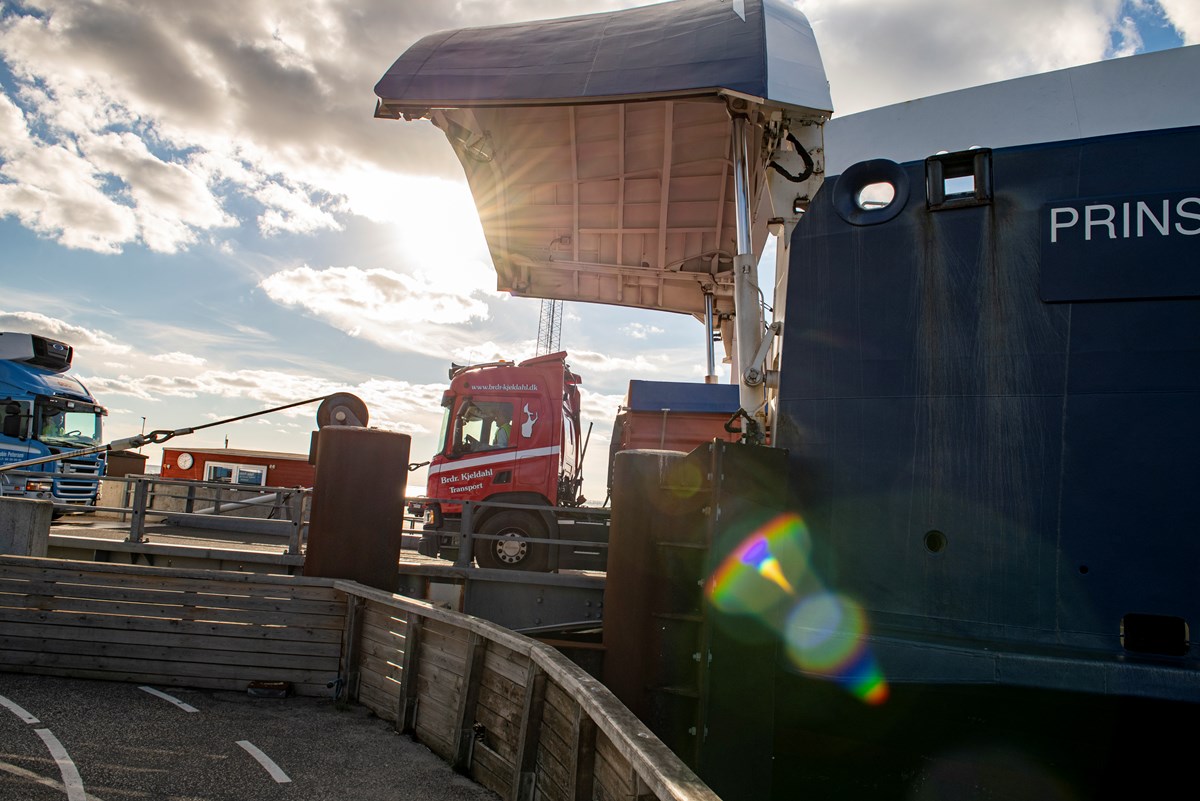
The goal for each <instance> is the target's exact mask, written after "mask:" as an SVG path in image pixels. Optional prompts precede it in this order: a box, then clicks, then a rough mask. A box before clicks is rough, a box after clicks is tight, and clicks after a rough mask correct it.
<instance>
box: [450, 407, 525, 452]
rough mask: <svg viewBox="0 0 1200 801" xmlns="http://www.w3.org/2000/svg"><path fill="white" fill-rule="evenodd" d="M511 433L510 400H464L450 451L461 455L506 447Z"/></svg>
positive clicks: (456, 422)
mask: <svg viewBox="0 0 1200 801" xmlns="http://www.w3.org/2000/svg"><path fill="white" fill-rule="evenodd" d="M511 433H512V404H511V403H498V402H492V401H472V400H467V401H466V402H464V403H463V405H462V406H461V407H460V408H459V411H458V418H457V420H456V421H455V426H454V442H453V443H452V448H451V450H452V452H453V453H455V454H461V453H468V452H472V451H482V450H493V449H499V448H507V447H509V446H510V443H509V436H510V434H511ZM512 444H515V443H512Z"/></svg>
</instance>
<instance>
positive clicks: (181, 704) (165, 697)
mask: <svg viewBox="0 0 1200 801" xmlns="http://www.w3.org/2000/svg"><path fill="white" fill-rule="evenodd" d="M138 689H139V690H145V691H146V692H148V693H150V694H151V695H154V696H158V697H159V698H161V699H163V700H164V701H170V702H171V703H172V704H174V705H175V706H177V707H179V708H180V709H182V710H183V711H184V712H199V711H200V710H199V709H196V707H194V706H192V705H191V704H185V703H184V702H183V701H180V700H179V699H178V698H174V697H172V696H170V695H167V694H166V693H164V692H159V691H158V690H156V689H154V688H153V687H138Z"/></svg>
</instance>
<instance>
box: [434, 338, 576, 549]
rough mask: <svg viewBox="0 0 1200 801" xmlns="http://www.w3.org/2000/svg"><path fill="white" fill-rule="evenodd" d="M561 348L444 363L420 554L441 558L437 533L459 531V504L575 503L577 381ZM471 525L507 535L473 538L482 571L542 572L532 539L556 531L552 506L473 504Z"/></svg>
mask: <svg viewBox="0 0 1200 801" xmlns="http://www.w3.org/2000/svg"><path fill="white" fill-rule="evenodd" d="M566 357H567V354H566V353H565V352H562V351H560V352H558V353H551V354H547V355H545V356H538V357H535V358H533V359H527V360H526V361H523V362H520V363H519V364H514V363H513V362H508V361H501V362H491V363H488V364H480V365H474V366H469V367H460V366H458V365H454V366H452V367H451V369H450V387H449V388H448V389H447V390H446V392H445V393H444V394H443V395H442V406H443V409H444V412H443V417H442V428H441V433H440V435H439V439H438V442H439V449H438V452H437V453H436V454H435V455H434V457H433V458H432V460H431V461H430V463H429V472H428V481H427V485H426V497H427V500H426V501H425V502H424V507H425V508H424V512H425V520H426V525H425V528H426V531H427V532H430V536H426V537H425V538H423V540H422V544H421V548H420V550H421V552H422V553H426V554H428V555H438V551H439V545H440V544H443V543H441V541H440V540H441V538H442V537H445V536H450V535H453V534H455V533H457V532H458V529H459V523H460V521H461V514H462V503H463V502H464V501H492V502H500V503H511V504H521V505H527V506H539V507H543V508H545V509H546V510H548V509H549V507H554V506H577V505H579V504H581V503H582V502H583V500H584V499H583V498H582V497H580V496H579V488H580V484H581V482H582V479H581V476H580V474H581V469H582V453H581V447H580V436H579V435H580V425H579V384H580V378H579V376H578V375H576V374H575V373H572V372H571V369H570V366H569V365H568V364H567V361H566ZM472 525H473V528H474V530H475V531H476V532H479V533H481V534H491V535H503V536H507V538H508V539H506V540H482V539H481V540H477V541H476V546H475V549H474V551H475V552H474V556H475V559H476V561H477V562H478V564H479V566H480V567H493V568H515V567H520V568H521V569H524V570H544V569H546V562H547V559H548V550H549V549H548V548H547V547H545V546H544V545H541V546H539V545H536V544H530V543H528V542H525V541H524V540H525V539H526V538H529V537H533V538H546V537H550V538H554V537H557V523H556V522H555V517H554V515H553V514H551V513H550V512H549V511H543V510H542V509H519V508H503V507H491V506H488V507H480V508H478V509H477V510H476V513H475V516H474V519H473V523H472Z"/></svg>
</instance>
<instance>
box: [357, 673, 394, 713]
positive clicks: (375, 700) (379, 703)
mask: <svg viewBox="0 0 1200 801" xmlns="http://www.w3.org/2000/svg"><path fill="white" fill-rule="evenodd" d="M364 679H365V677H364ZM358 703H360V704H362V705H363V706H365V707H366V708H367V709H369V710H371V711H372V712H374V713H375V715H376V716H377V717H379V718H380V719H382V720H387V721H390V720H394V717H393V716H394V715H395V714H396V700H395V698H393V697H391V696H389V695H388V694H387V693H385V692H381V691H380V690H378V689H377V688H376V687H375V686H374V685H373V684H371V683H370V682H369V681H366V680H364V681H363V683H362V685H361V686H360V687H359V694H358Z"/></svg>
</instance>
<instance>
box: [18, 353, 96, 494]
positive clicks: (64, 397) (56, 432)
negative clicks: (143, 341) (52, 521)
mask: <svg viewBox="0 0 1200 801" xmlns="http://www.w3.org/2000/svg"><path fill="white" fill-rule="evenodd" d="M72 356H73V349H72V348H71V346H70V345H67V344H66V343H63V342H59V341H57V340H53V339H49V338H47V337H42V336H38V335H36V334H23V333H12V332H5V333H0V465H5V464H12V463H14V462H22V461H25V460H28V459H37V458H39V457H43V456H50V455H53V454H57V453H66V452H72V451H76V450H81V449H86V448H89V447H93V446H96V445H100V444H101V442H102V439H101V420H102V418H103V417H104V416H105V415H106V414H108V411H107V410H106V409H105V408H104V407H102V406H100V405H99V404H98V403H96V399H95V398H94V397H92V395H91V393H90V392H88V390H87V387H85V386H84V385H83V383H82V382H80V381H79V379H77V378H75V377H74V376H71V375H67V371H68V370H69V369H70V367H71V359H72ZM104 465H105V462H104V455H103V453H100V454H88V455H86V456H72V457H68V458H65V459H59V460H55V461H49V462H43V463H41V464H37V465H32V466H30V467H28V468H25V469H21V470H10V471H7V472H0V493H2V494H3V495H4V496H6V497H9V496H16V497H25V498H38V499H42V500H50V501H54V503H55V504H58V506H56V509H55V514H56V516H58V515H61V514H62V513H63V512H65V511H67V510H66V509H64V508H63V506H62V505H64V504H74V505H80V506H87V505H94V504H95V502H96V496H97V494H98V492H99V487H100V477H101V476H102V475H104Z"/></svg>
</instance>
